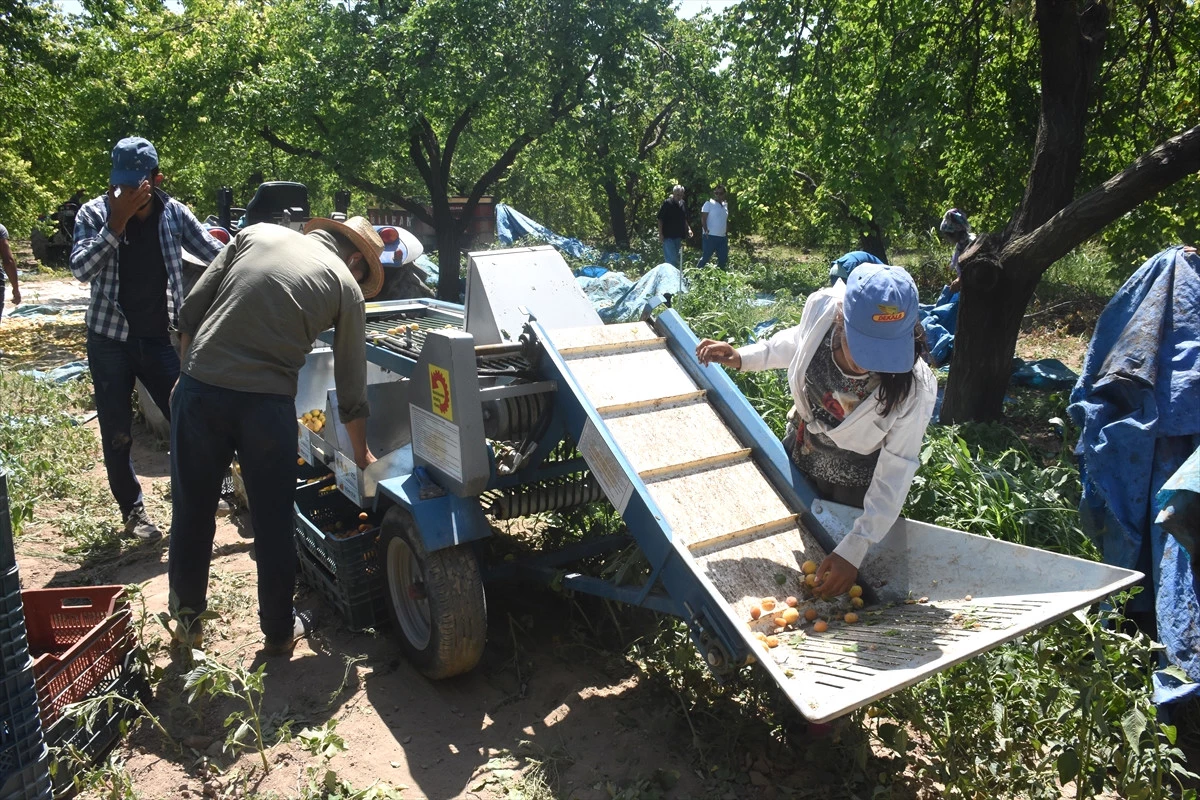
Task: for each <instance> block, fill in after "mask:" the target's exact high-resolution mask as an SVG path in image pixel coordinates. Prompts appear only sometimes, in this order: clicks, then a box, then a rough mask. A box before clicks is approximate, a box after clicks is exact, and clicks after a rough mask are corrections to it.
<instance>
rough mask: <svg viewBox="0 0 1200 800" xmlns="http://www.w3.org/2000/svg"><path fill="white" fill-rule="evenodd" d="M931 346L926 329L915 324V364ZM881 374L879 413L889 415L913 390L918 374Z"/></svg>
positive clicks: (910, 371)
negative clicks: (927, 342) (926, 337)
mask: <svg viewBox="0 0 1200 800" xmlns="http://www.w3.org/2000/svg"><path fill="white" fill-rule="evenodd" d="M928 353H929V347H928V345H927V344H926V342H925V329H924V328H922V327H921V325H920V324H919V323H918V324H916V325H914V326H913V366H916V363H917V362H918V361H919V360H921V359H922V358H925V357H926V355H927V354H928ZM875 374H876V375H878V376H879V413H880V414H882V415H883V416H885V417H886V416H887V415H888V414H891V413H892V410H893V409H894V408H895V407H896V406H898V405H899V404H900V403H903V402H904V400H905V398H907V397H908V393H909V392H911V391H912V385H913V381H915V380H916V376H915V375H913V371H912V370H909V371H908V372H877V373H875Z"/></svg>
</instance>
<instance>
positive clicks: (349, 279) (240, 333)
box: [167, 217, 383, 656]
mask: <svg viewBox="0 0 1200 800" xmlns="http://www.w3.org/2000/svg"><path fill="white" fill-rule="evenodd" d="M382 252H383V240H382V239H380V238H379V234H377V233H376V232H375V229H374V228H373V227H372V226H371V224H370V223H369V222H368V221H367V220H366V219H364V218H363V217H351V218H350V219H348V220H346V221H345V222H339V221H337V220H332V219H323V218H319V219H313V220H310V221H309V222H308V224H307V225H306V227H305V232H304V233H300V232H298V231H294V230H291V229H290V228H285V227H282V226H279V225H272V224H269V223H261V224H258V225H252V226H250V227H248V228H245V229H244V230H242V231H241V232H239V233H238V235H237V236H235V237H234V238H233V240H232V241H231V242H230V243H229V244H228V245H226V247H225V249H224V250H223V251H221V254H220V255H219V256H218V257H217V258H216V259H215V260H214V261H213V263H212V264H211V265H210V266H209V267H208V269H206V270H205V271H204V274H203V275H201V276H200V279H199V280H198V281H197V282H196V285H195V286H194V287H193V288H192V291H191V292H190V293H189V294H188V296H187V299H186V300H185V301H184V303H183V309H182V310H181V311H180V314H179V333H180V349H181V359H182V363H183V366H182V370H181V373H182V374H181V375H180V377H179V382H178V384H176V386H175V390H174V391H173V392H172V395H171V504H172V519H171V546H170V553H169V556H168V564H167V572H168V575H169V579H170V605H171V612H172V614H173V615H174V616H175V617H176V619H177V620H178V621H179V626H178V627H177V629H176V632H175V638H176V641H178V642H180V643H181V644H185V645H189V646H193V647H194V646H197V645H199V643H200V641H201V632H200V621H199V619H197V618H198V617H199V616H200V615H201V614H203V613H204V611H205V610H206V608H207V596H208V571H209V562H210V560H211V557H212V544H213V536H214V533H215V530H216V524H215V519H214V514H215V512H216V509H217V502H218V500H219V498H220V492H221V482H222V479H223V477H224V475H225V470H226V468H227V467H228V466H229V462H230V460H231V459H232V458H233V455H234V453H235V452H236V453H237V457H238V464H239V466H240V467H241V470H242V473H241V474H242V478H243V480H244V482H245V484H246V493H247V499H248V501H249V506H250V516H251V523H252V526H253V530H254V547H255V551H256V559H255V562H256V565H257V568H258V605H259V622H260V625H261V628H262V631H263V634H264V636H265V640H266V641H265V645H264V648H263V652H264V653H265V654H266V655H271V656H274V655H288V654H290V653H291V652H292V648H293V646H294V644H295V642H296V640H297V639H299V638H301V637H303V636H305V635H307V633H308V628H309V622H310V621H309V620H308V619H307V618H306V617H304V616H303V615H298V614H296V613H295V610H294V608H293V605H292V594H293V590H294V587H295V580H296V553H295V548H294V545H293V543H292V503H293V494H294V492H295V488H296V469H297V463H296V409H295V402H296V385H297V379H298V376H299V373H300V368H301V367H303V366H304V361H305V357H306V356H307V355H308V353H309V351H310V350H312V343H313V341H314V340H315V339H316V338H317V335H318V334H319V333H321V331H324V330H326V329H328V328H330V327H333V328H334V329H335V331H336V338H335V341H334V346H333V352H334V364H333V369H334V382H335V385H336V387H337V398H338V416H339V418H340V419H341V422H342V423H343V424H344V425H345V426H346V432H347V434H348V437H349V439H350V443H351V447H352V449H353V451H354V461H355V463H356V464H357V465H358V466H359V468H366V467H367V466H368V465H369V464H371V462H373V461H374V460H375V457H374V456H373V455H372V454H371V451H370V450H369V449H368V447H367V438H366V422H367V414H368V408H367V379H366V375H367V355H366V333H365V329H366V317H365V304H366V303H365V300H366V298H370V297H374V296H375V294H376V293H378V291H379V289H380V287H381V286H382V285H383V265H382V263H381V261H380V254H381V253H382Z"/></svg>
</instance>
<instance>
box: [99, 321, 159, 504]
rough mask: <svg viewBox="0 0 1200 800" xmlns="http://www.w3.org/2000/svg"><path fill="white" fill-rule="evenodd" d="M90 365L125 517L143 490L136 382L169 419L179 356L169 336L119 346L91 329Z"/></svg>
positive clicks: (107, 461) (111, 482)
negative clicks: (134, 453)
mask: <svg viewBox="0 0 1200 800" xmlns="http://www.w3.org/2000/svg"><path fill="white" fill-rule="evenodd" d="M87 357H88V367H89V368H90V369H91V372H92V388H93V390H94V391H95V394H96V417H97V419H98V420H99V422H100V442H101V446H102V449H103V451H104V468H105V469H106V470H107V471H108V486H109V488H110V489H112V493H113V497H115V498H116V500H117V505H118V506H120V508H121V517H122V519H123V518H125V517H127V516H128V515H129V512H130V511H131V510H133V507H134V506H136V505H140V504H141V502H142V487H141V484H139V483H138V479H137V474H136V473H135V472H134V471H133V459H132V458H131V457H130V450H131V449H132V446H133V433H132V429H133V384H134V380H135V379H140V380H141V382H142V384H143V385H144V386H145V387H146V390H147V391H149V392H150V396H151V397H152V398H153V399H154V404H155V405H157V406H158V407H159V409H160V410H161V411H162V413H163V416H165V417H166V418H167V419H170V418H171V410H170V408H169V400H168V398H169V397H170V395H171V387H172V386H174V385H175V380H176V378H178V377H179V355H178V354H177V353H176V352H175V348H174V347H172V346H171V339H170V337H168V336H154V337H149V338H133V337H130V338H129V339H127V340H125V341H124V342H118V341H117V340H116V339H110V338H108V337H107V336H101V335H100V334H98V333H93V332H92V331H88V335H87Z"/></svg>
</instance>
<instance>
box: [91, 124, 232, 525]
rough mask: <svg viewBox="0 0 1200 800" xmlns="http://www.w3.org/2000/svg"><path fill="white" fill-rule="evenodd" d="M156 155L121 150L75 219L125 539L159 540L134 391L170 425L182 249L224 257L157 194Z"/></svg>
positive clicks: (137, 141) (134, 141) (180, 209)
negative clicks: (135, 450)
mask: <svg viewBox="0 0 1200 800" xmlns="http://www.w3.org/2000/svg"><path fill="white" fill-rule="evenodd" d="M162 177H163V176H162V173H161V172H159V169H158V152H157V151H156V150H155V149H154V145H152V144H151V143H150V142H148V141H146V140H145V139H142V138H140V137H129V138H125V139H122V140H121V141H119V142H117V144H116V146H115V147H114V148H113V151H112V172H111V173H110V175H109V181H108V183H109V186H108V191H107V192H106V193H105V194H102V195H100V196H99V197H97V198H95V199H94V200H91V201H89V202H87V203H85V204H84V205H83V207H82V208H80V209H79V212H78V214H77V215H76V216H75V236H74V244H73V246H72V248H71V272H72V273H73V274H74V275H75V277H76V278H78V279H79V280H81V281H83V282H84V283H89V284H91V301H90V302H89V304H88V310H87V317H86V321H87V356H88V367H89V368H90V370H91V373H92V386H93V388H94V390H95V395H96V416H97V418H98V420H99V422H100V440H101V447H102V450H103V452H104V467H105V469H106V470H107V472H108V485H109V488H110V489H111V490H112V493H113V497H114V498H116V501H117V505H118V506H119V507H120V509H121V518H122V520H123V521H124V523H125V531H124V533H125V535H126V536H130V537H136V538H138V539H141V540H144V541H155V540H158V539H161V538H162V533H161V532H160V531H159V529H158V527H157V526H155V524H154V523H153V522H151V521H150V518H149V517H148V516H147V515H146V510H145V507H144V506H143V504H142V487H141V484H140V483H138V478H137V474H136V473H135V472H134V469H133V461H132V459H131V458H130V450H131V446H132V444H133V434H132V427H133V387H134V381H135V380H141V382H142V385H144V386H145V387H146V390H147V391H148V392H149V393H150V397H151V398H153V400H154V404H155V405H157V406H158V408H159V410H161V411H162V413H163V416H165V417H167V418H168V419H169V418H170V408H169V403H168V398H169V396H170V393H171V387H172V386H174V385H175V381H176V380H177V379H178V378H179V356H178V354H177V353H176V352H175V348H174V346H173V345H172V344H171V338H170V331H171V329H172V328H173V327H174V326H175V324H176V321H177V316H178V313H179V309H180V307H182V305H183V295H184V290H183V248H184V246H186V247H187V249H188V250H189V251H190V252H191V253H192V254H193V255H195V256H196V257H198V258H199V259H201V260H202V261H203V262H204V263H208V262H209V261H211V260H212V259H213V258H215V257H216V255H217V253H219V252H220V251H221V243H220V242H218V241H217V240H216V239H214V238H212V237H211V236H209V235H208V233H206V232H205V230H204V228H203V227H202V226H201V225H200V222H199V220H197V219H196V217H195V215H194V214H192V212H191V211H190V210H189V209H188V208H187V206H185V205H183V204H182V203H180V202H179V201H177V200H174V199H172V198H171V197H170V196H168V195H167V194H166V193H165V192H163V191H162V190H161V189H159V188H158V185H159V184H160V183H161V182H162Z"/></svg>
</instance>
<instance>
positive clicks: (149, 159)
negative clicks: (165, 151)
mask: <svg viewBox="0 0 1200 800" xmlns="http://www.w3.org/2000/svg"><path fill="white" fill-rule="evenodd" d="M157 166H158V151H157V150H155V149H154V145H152V144H150V143H149V142H148V141H146V140H145V139H143V138H142V137H140V136H129V137H126V138H124V139H122V140H121V141H119V142H117V145H116V147H114V148H113V151H112V172H111V173H109V176H108V182H109V183H110V184H111V185H113V186H141V184H142V181H148V180H150V172H151V170H153V169H155V168H156V167H157Z"/></svg>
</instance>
